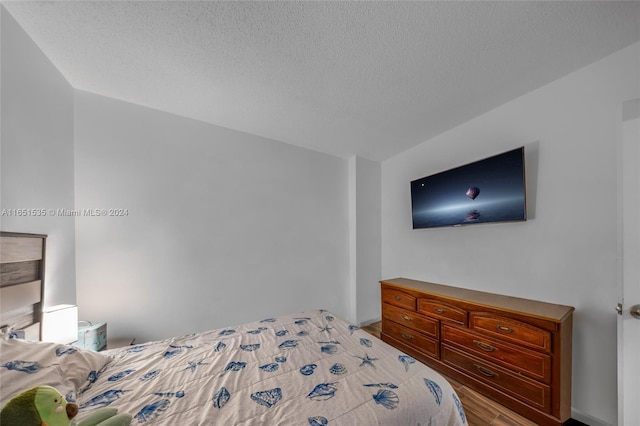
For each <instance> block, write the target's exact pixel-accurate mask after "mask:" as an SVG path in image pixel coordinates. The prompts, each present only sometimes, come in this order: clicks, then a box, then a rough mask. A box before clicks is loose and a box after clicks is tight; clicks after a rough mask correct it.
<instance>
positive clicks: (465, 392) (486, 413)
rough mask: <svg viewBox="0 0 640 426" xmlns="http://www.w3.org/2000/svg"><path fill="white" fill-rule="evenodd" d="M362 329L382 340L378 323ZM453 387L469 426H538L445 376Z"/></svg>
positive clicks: (574, 423)
mask: <svg viewBox="0 0 640 426" xmlns="http://www.w3.org/2000/svg"><path fill="white" fill-rule="evenodd" d="M362 329H363V330H364V331H366V332H368V333H370V334H372V335H374V336H376V337H378V338H380V331H381V323H380V322H376V323H373V324H370V325H367V326H363V327H362ZM444 377H445V378H446V379H447V380H449V383H451V386H453V388H454V389H455V391H456V393H457V394H458V397H459V398H460V402H462V406H463V407H464V411H465V414H466V415H467V422H468V423H469V426H536V424H535V423H533V422H531V421H529V420H527V419H525V418H524V417H522V416H520V415H519V414H516V413H514V412H513V411H511V410H509V409H508V408H506V407H503V406H501V405H500V404H498V403H496V402H494V401H492V400H491V399H489V398H486V397H484V396H482V395H480V394H479V393H478V392H476V391H474V390H473V389H469V388H468V387H466V386H464V385H462V384H461V383H459V382H457V381H455V380H453V379H451V378H449V377H447V376H444ZM565 424H566V425H580V424H581V423H579V422H574V421H572V422H571V423H569V422H567V423H565Z"/></svg>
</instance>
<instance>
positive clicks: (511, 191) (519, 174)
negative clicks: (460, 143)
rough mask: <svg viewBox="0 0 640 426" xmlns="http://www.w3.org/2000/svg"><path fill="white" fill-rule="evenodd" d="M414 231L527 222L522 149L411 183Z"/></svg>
mask: <svg viewBox="0 0 640 426" xmlns="http://www.w3.org/2000/svg"><path fill="white" fill-rule="evenodd" d="M411 211H412V216H413V228H414V229H420V228H435V227H442V226H461V225H471V224H477V223H487V222H515V221H524V220H526V219H527V208H526V186H525V162H524V147H521V148H517V149H514V150H511V151H508V152H504V153H502V154H498V155H495V156H493V157H489V158H485V159H483V160H479V161H476V162H473V163H470V164H466V165H464V166H460V167H456V168H454V169H451V170H447V171H444V172H440V173H436V174H433V175H430V176H426V177H423V178H420V179H416V180H414V181H412V182H411Z"/></svg>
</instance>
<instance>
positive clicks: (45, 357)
mask: <svg viewBox="0 0 640 426" xmlns="http://www.w3.org/2000/svg"><path fill="white" fill-rule="evenodd" d="M112 359H113V357H112V356H110V355H105V354H102V353H100V352H94V351H89V350H86V349H80V348H76V347H73V346H68V345H60V344H56V343H46V342H33V341H26V340H18V339H8V340H3V339H0V407H3V406H4V405H5V404H6V403H7V402H8V401H9V400H10V399H11V398H13V397H14V396H15V395H17V394H19V393H21V392H23V391H25V390H27V389H30V388H32V387H34V386H38V385H49V386H53V387H55V388H56V389H58V390H59V391H60V393H62V394H63V395H64V396H65V397H66V398H67V400H70V402H75V400H76V398H77V393H78V390H79V389H81V388H83V387H84V386H86V385H87V384H88V381H89V378H90V376H93V375H95V374H96V373H97V372H99V371H100V370H102V369H103V368H104V366H105V365H106V364H107V363H108V362H109V361H111V360H112Z"/></svg>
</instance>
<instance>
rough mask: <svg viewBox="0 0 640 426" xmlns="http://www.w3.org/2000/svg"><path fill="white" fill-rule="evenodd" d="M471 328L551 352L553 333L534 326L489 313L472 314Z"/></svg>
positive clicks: (470, 316)
mask: <svg viewBox="0 0 640 426" xmlns="http://www.w3.org/2000/svg"><path fill="white" fill-rule="evenodd" d="M469 328H470V329H472V330H475V331H478V332H480V333H484V334H488V335H491V336H493V337H497V338H499V339H502V340H506V341H509V342H512V343H515V344H517V345H523V346H527V347H530V348H532V349H537V350H541V351H544V352H551V333H550V332H548V331H547V330H543V329H541V328H538V327H535V326H533V325H530V324H527V323H524V322H521V321H517V320H514V319H511V318H506V317H501V316H498V315H494V314H490V313H487V312H471V314H470V315H469Z"/></svg>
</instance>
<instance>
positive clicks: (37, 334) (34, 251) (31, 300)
mask: <svg viewBox="0 0 640 426" xmlns="http://www.w3.org/2000/svg"><path fill="white" fill-rule="evenodd" d="M46 242H47V236H46V235H40V234H24V233H17V232H0V327H2V328H5V327H12V328H14V329H16V330H24V332H25V337H26V338H27V339H29V340H40V338H41V319H42V302H43V293H44V265H45V248H46Z"/></svg>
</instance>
